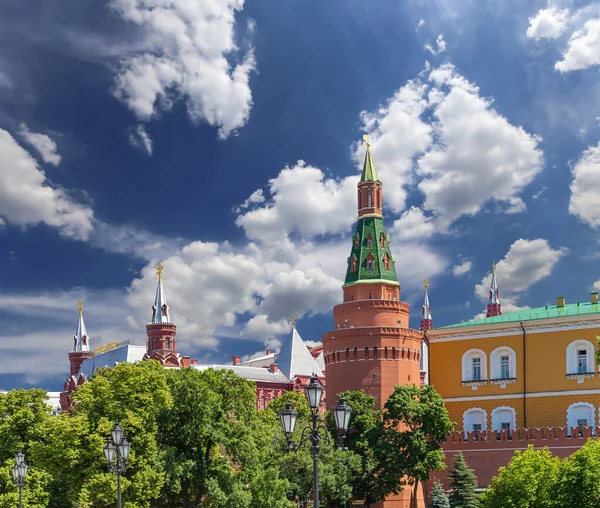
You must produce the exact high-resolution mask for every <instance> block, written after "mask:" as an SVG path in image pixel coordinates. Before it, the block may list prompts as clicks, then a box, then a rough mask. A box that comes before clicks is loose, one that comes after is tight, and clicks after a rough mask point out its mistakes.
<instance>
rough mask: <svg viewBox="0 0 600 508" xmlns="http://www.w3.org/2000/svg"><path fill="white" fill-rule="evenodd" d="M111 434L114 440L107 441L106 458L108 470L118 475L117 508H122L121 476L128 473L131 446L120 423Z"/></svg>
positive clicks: (117, 423) (116, 424)
mask: <svg viewBox="0 0 600 508" xmlns="http://www.w3.org/2000/svg"><path fill="white" fill-rule="evenodd" d="M110 433H111V437H112V439H111V438H108V439H107V440H106V446H105V447H104V457H105V458H106V461H107V462H108V470H109V471H110V472H111V473H117V508H121V475H122V474H123V473H124V472H125V471H127V459H128V458H129V450H130V444H129V441H127V438H126V437H125V433H124V432H123V429H122V428H121V426H120V425H119V422H115V426H114V427H113V429H112V430H111V432H110Z"/></svg>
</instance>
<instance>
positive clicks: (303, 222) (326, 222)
mask: <svg viewBox="0 0 600 508" xmlns="http://www.w3.org/2000/svg"><path fill="white" fill-rule="evenodd" d="M357 183H358V177H347V178H344V179H341V180H334V179H332V178H326V176H325V174H324V173H323V172H322V171H321V170H320V169H319V168H316V167H314V166H308V165H306V163H305V162H304V161H298V162H297V164H296V165H295V166H293V167H287V166H286V167H285V168H284V169H283V170H281V172H280V173H279V174H278V175H277V177H275V178H273V179H271V180H269V192H270V194H271V199H270V200H269V201H268V202H266V203H265V205H264V206H262V207H259V208H255V209H253V210H250V211H248V212H246V213H244V214H242V215H240V216H239V217H238V218H237V220H236V224H237V225H238V226H240V227H242V228H244V231H245V232H246V235H247V236H248V238H249V239H251V240H260V241H262V242H267V243H278V242H281V241H282V240H285V239H286V238H287V237H288V236H289V235H290V234H292V233H297V234H299V235H301V236H302V237H304V238H312V237H315V236H317V235H324V234H327V233H343V232H346V231H348V230H349V229H350V227H351V226H352V224H353V223H354V222H355V220H356V202H355V195H356V184H357ZM252 196H255V199H256V200H258V199H259V198H260V197H261V196H262V193H261V194H260V195H257V194H256V192H254V193H253V194H252ZM252 196H251V197H250V198H249V199H251V198H252ZM262 197H263V200H264V196H262ZM255 202H260V201H255Z"/></svg>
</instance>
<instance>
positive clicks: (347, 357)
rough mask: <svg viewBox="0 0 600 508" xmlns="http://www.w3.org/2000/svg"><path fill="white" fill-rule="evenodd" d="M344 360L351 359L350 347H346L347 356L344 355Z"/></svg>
mask: <svg viewBox="0 0 600 508" xmlns="http://www.w3.org/2000/svg"><path fill="white" fill-rule="evenodd" d="M344 361H346V362H349V361H350V348H346V356H345V357H344Z"/></svg>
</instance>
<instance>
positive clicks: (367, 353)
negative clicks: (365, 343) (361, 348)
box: [365, 347, 369, 360]
mask: <svg viewBox="0 0 600 508" xmlns="http://www.w3.org/2000/svg"><path fill="white" fill-rule="evenodd" d="M368 359H369V348H368V347H366V348H365V360H368Z"/></svg>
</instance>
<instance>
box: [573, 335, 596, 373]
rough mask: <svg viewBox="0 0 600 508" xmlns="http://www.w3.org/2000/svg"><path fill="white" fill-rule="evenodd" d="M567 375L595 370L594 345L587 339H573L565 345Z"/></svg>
mask: <svg viewBox="0 0 600 508" xmlns="http://www.w3.org/2000/svg"><path fill="white" fill-rule="evenodd" d="M566 360H567V375H570V374H587V373H592V372H594V371H595V367H594V361H595V358H594V345H593V344H592V343H591V342H590V341H589V340H583V339H581V340H575V341H573V342H571V343H570V344H569V345H568V346H567V358H566Z"/></svg>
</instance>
